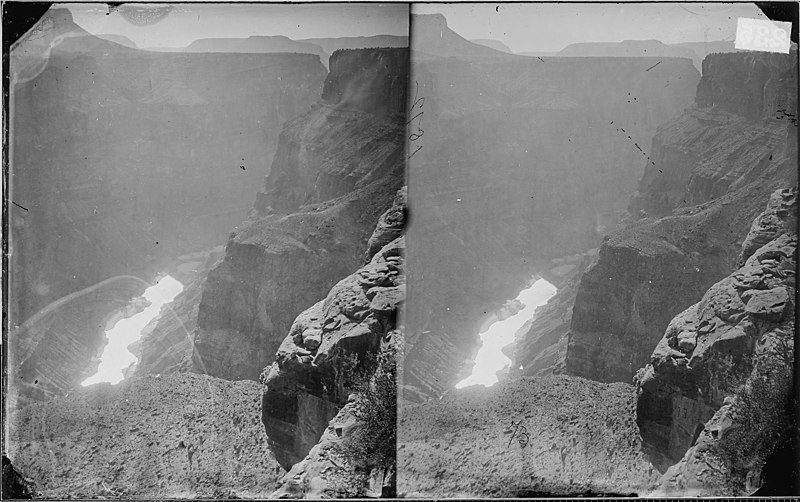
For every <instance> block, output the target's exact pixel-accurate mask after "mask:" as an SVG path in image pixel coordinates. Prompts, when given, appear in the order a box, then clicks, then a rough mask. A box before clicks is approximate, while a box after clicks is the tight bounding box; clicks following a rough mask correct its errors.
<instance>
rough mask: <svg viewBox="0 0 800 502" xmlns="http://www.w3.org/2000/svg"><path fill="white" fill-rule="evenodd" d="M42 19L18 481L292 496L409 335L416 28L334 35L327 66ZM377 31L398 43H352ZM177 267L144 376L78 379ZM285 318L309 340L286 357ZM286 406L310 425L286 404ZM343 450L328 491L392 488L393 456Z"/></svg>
mask: <svg viewBox="0 0 800 502" xmlns="http://www.w3.org/2000/svg"><path fill="white" fill-rule="evenodd" d="M41 26H42V27H43V28H42V29H39V30H38V31H37V30H34V33H35V34H36V35H35V36H34V37H33V40H32V41H31V40H28V41H29V42H30V43H29V44H28V45H25V44H24V42H25V40H23V42H22V43H21V44H20V45H19V47H21V49H19V51H18V53H17V55H18V56H19V58H18V59H17V68H20V71H19V72H17V75H18V79H17V82H18V85H17V88H16V94H15V96H14V98H15V104H16V105H17V107H16V111H17V113H15V114H14V117H15V119H16V122H15V130H14V136H13V137H14V138H15V140H16V141H17V143H15V155H16V156H15V158H14V166H15V170H14V173H13V175H14V176H15V177H14V178H13V179H12V181H13V185H14V190H13V194H14V195H13V196H14V200H15V201H18V202H19V204H20V210H21V211H23V213H24V214H19V215H12V226H13V227H14V230H13V231H14V234H13V236H14V239H13V247H12V249H13V250H14V254H13V258H14V259H13V260H12V261H13V267H12V272H14V274H13V277H12V286H13V288H16V289H14V290H12V292H13V293H14V296H13V297H14V299H15V300H16V301H17V303H16V304H15V305H14V306H13V308H12V311H13V314H14V315H13V319H14V320H15V321H16V322H17V323H18V324H19V326H17V327H15V331H14V332H13V333H12V337H11V340H12V341H13V342H14V344H15V347H14V350H13V351H12V352H13V354H14V356H15V358H16V359H13V358H12V365H13V370H12V375H13V382H14V383H13V384H12V385H11V386H10V388H11V389H12V390H13V391H12V396H13V401H12V400H10V403H11V404H12V411H13V412H14V414H13V416H12V418H11V419H10V420H9V424H10V425H11V429H10V430H11V436H10V437H12V438H13V440H12V441H10V443H9V444H10V445H11V446H10V448H9V450H8V451H9V453H10V456H11V457H13V459H14V468H16V469H18V470H19V471H20V472H23V473H25V475H26V476H27V475H29V476H30V477H31V478H32V479H33V480H34V483H35V485H36V490H38V493H39V494H41V495H44V496H48V497H63V496H87V497H95V496H101V497H128V496H133V497H141V496H144V497H153V496H158V497H163V496H167V497H186V496H189V497H194V496H201V497H265V496H269V494H270V493H271V492H273V491H274V490H275V489H276V488H279V487H281V486H296V483H294V484H293V482H292V480H293V479H294V476H295V474H294V473H295V472H296V471H297V469H303V472H306V471H309V472H310V471H313V467H312V466H311V463H313V460H311V459H312V458H313V456H314V455H318V454H319V453H320V448H319V447H317V446H316V443H317V442H318V441H319V440H320V439H321V438H322V439H323V442H325V441H328V442H330V438H328V436H325V431H327V430H332V429H331V427H332V426H330V425H329V421H330V420H331V419H332V418H335V417H336V416H337V415H342V414H348V415H347V416H349V417H350V419H351V420H353V421H355V423H356V427H355V429H356V430H364V431H368V430H370V429H369V427H370V425H369V422H368V421H367V422H365V420H369V416H368V415H365V414H364V413H365V412H364V411H363V410H364V409H366V408H365V406H368V404H369V403H368V400H369V396H370V392H369V391H368V390H366V389H368V388H369V386H370V385H375V384H374V383H372V384H370V382H376V381H379V380H380V379H381V378H383V377H381V375H383V374H385V373H386V372H387V371H390V372H391V374H393V372H394V371H395V370H394V353H395V352H396V349H395V348H394V347H395V346H396V345H398V344H401V343H402V340H401V338H402V337H401V334H400V333H399V331H397V328H398V326H397V316H398V314H397V311H398V309H399V306H400V305H401V304H402V301H403V298H404V276H403V265H402V260H403V257H402V254H403V253H402V250H403V247H404V243H403V239H402V233H403V227H404V221H405V215H406V209H405V207H406V206H405V190H404V189H402V187H403V185H404V177H405V170H404V157H405V152H404V124H405V108H406V92H407V87H408V81H407V79H408V49H407V48H403V47H402V43H403V38H404V37H389V36H378V37H350V38H347V37H345V38H343V39H320V42H321V43H325V45H326V47H336V48H335V52H333V53H332V54H331V56H330V58H329V60H328V59H327V58H326V61H325V65H323V64H322V63H321V62H320V58H319V54H294V53H248V54H245V53H241V52H235V51H234V52H232V53H231V52H229V53H226V54H220V53H211V52H198V53H193V52H185V53H171V52H145V51H137V50H136V49H132V48H129V47H123V46H121V45H118V44H115V43H114V42H111V41H108V40H103V39H100V38H97V37H93V36H91V35H89V34H88V33H86V32H83V31H82V30H81V29H80V28H77V26H76V25H74V23H72V21H71V19H70V17H69V14H68V12H67V11H63V10H51V11H50V12H49V13H48V14H47V15H46V16H45V18H44V19H43V21H42V23H41ZM48 30H49V31H48ZM36 37H38V38H36ZM373 40H374V41H375V42H376V43H377V42H381V43H385V44H386V45H393V46H399V47H394V48H384V49H373V48H355V47H358V46H359V45H367V47H369V44H370V43H372V41H373ZM337 45H338V46H340V47H337ZM351 45H352V46H354V47H350V46H351ZM42 61H44V64H40V63H41V62H42ZM37 65H38V66H37ZM328 65H329V68H330V70H329V71H326V70H325V69H326V67H327V66H328ZM68 90H69V91H70V92H71V94H69V95H66V94H63V92H65V91H68ZM60 92H62V93H60ZM37 93H38V94H37ZM44 98H48V99H49V101H48V100H47V99H44ZM76 98H77V99H76ZM133 110H137V111H136V113H134V112H133ZM45 112H46V113H50V114H53V117H54V118H53V120H50V121H45V120H43V119H42V113H45ZM151 112H152V113H151ZM123 118H124V120H123ZM162 122H163V123H164V127H165V128H162V127H161V123H162ZM156 124H158V128H156V127H154V126H155V125H156ZM156 131H158V134H156ZM178 132H180V133H178ZM57 133H58V134H57ZM52 138H56V139H60V140H57V141H52ZM32 142H33V143H32ZM79 156H80V158H78V157H79ZM90 157H91V160H90ZM56 158H58V159H59V162H58V163H56V162H55V161H54V159H56ZM269 159H272V165H271V166H269V165H268V162H269ZM259 187H261V189H260V191H259ZM112 201H113V203H112ZM76 204H77V205H78V206H80V207H72V206H75V205H76ZM78 209H80V211H78ZM45 222H46V223H45ZM53 234H55V235H57V236H58V238H57V239H44V236H48V235H50V236H52V235H53ZM114 236H118V237H120V238H119V239H112V238H111V237H114ZM226 236H227V243H226V244H225V245H224V246H219V244H220V243H222V242H225V238H226ZM101 237H103V238H102V239H101ZM36 239H39V240H36ZM151 240H152V243H151V242H150V241H151ZM133 243H135V244H133ZM215 246H216V247H215ZM62 255H63V256H62ZM23 256H24V259H23ZM55 257H57V258H58V259H57V260H54V259H53V258H55ZM14 260H16V261H14ZM34 264H41V265H42V266H38V265H37V266H33V265H34ZM73 265H74V266H73ZM48 267H50V269H48ZM56 270H58V273H55V271H56ZM65 274H70V275H69V279H70V280H66V276H65ZM163 274H169V275H172V276H174V277H175V278H176V279H177V280H178V281H180V283H181V284H182V285H183V286H184V288H183V291H182V292H180V294H178V295H177V296H176V297H175V298H174V300H173V301H171V302H170V305H169V308H163V309H162V310H161V314H160V316H158V317H157V318H156V319H154V320H153V321H152V322H150V323H149V324H148V325H147V326H146V327H145V328H144V329H143V330H142V332H141V334H142V338H141V339H140V340H139V341H137V342H135V343H134V344H132V345H130V346H129V347H128V350H130V351H131V352H132V353H133V354H134V355H135V356H136V358H137V361H136V364H135V365H134V366H133V367H132V368H130V369H128V371H127V372H126V373H125V375H124V376H125V378H124V379H123V380H122V382H121V383H119V384H115V385H108V384H103V383H97V384H94V385H90V386H88V387H85V388H81V387H80V386H79V384H80V382H82V381H84V380H85V379H86V378H87V377H88V376H90V375H92V374H93V373H95V371H96V369H97V365H98V363H99V359H98V357H99V356H100V354H101V349H102V347H103V345H104V342H105V340H104V336H103V330H104V329H108V328H110V327H111V326H112V325H114V323H115V322H116V321H119V320H120V319H122V318H123V317H128V316H131V315H134V314H137V313H141V312H139V311H141V310H142V309H144V310H145V311H146V303H147V302H146V301H139V300H134V298H137V297H139V296H140V295H142V293H143V292H144V291H145V289H147V288H148V287H149V286H151V284H150V283H149V282H147V281H145V280H142V279H139V278H138V277H140V276H142V277H152V278H155V277H157V276H161V275H163ZM62 276H64V277H62ZM108 276H110V278H108V279H105V280H103V278H105V277H108ZM37 278H38V279H37ZM44 278H47V279H46V281H45V279H44ZM37 281H38V282H37ZM340 281H341V282H340ZM13 288H12V289H13ZM326 297H327V299H326ZM364 302H366V303H364ZM304 311H307V312H312V313H314V314H313V315H319V316H320V317H319V321H324V322H321V324H319V323H317V322H316V321H314V322H312V324H314V326H305V325H304V323H305V322H307V321H308V320H309V315H312V314H308V315H307V314H305V313H304ZM312 320H313V319H312ZM317 324H319V326H317ZM293 326H305V327H307V328H309V329H301V331H302V332H303V333H304V337H302V336H301V338H299V339H297V344H298V345H296V346H295V345H293V342H292V340H295V339H296V338H297V337H296V334H297V333H295V331H293V329H294V328H293ZM312 328H313V329H312ZM298 329H299V328H298ZM312 331H317V332H318V334H317V335H313V336H312V335H311V332H312ZM317 338H318V339H319V342H320V343H319V344H317V345H316V346H315V345H314V344H313V342H314V340H315V339H317ZM284 339H286V340H284ZM279 348H280V349H281V350H279ZM308 350H314V353H315V354H316V358H315V359H314V361H313V363H312V361H310V360H309V358H308V357H307V354H308ZM324 360H327V362H323V361H324ZM356 361H358V362H356ZM273 362H274V364H273ZM298 365H299V366H298ZM101 367H102V366H101ZM265 368H266V369H265ZM271 368H272V370H271ZM262 372H264V376H263V384H260V383H258V380H259V377H260V375H261V374H262ZM348 372H349V373H348ZM345 375H347V376H346V377H345ZM237 380H240V381H237ZM384 380H385V378H384ZM384 388H385V385H384ZM254 389H255V390H256V395H255V398H254V399H253V396H254V395H253V391H254ZM360 395H361V396H364V397H362V398H358V396H360ZM354 396H355V397H354ZM288 400H296V403H297V406H299V409H300V411H301V412H302V413H299V414H297V415H294V416H289V415H285V414H282V413H284V412H287V411H290V409H282V408H281V406H282V405H283V404H285V403H284V402H287V403H288ZM262 401H263V402H262ZM384 401H386V400H385V399H384ZM391 402H392V404H393V403H394V398H393V397H392V398H391ZM309 403H311V405H312V407H313V406H318V407H319V408H320V409H322V410H324V413H321V414H313V413H308V414H306V413H305V412H306V411H309V409H308V404H309ZM364 403H366V404H364ZM340 409H342V410H341V411H340ZM392 409H394V406H392ZM295 411H296V410H295ZM86 413H90V414H93V416H94V417H95V418H94V419H92V420H88V418H87V416H86ZM259 417H262V420H259ZM145 418H146V421H147V422H148V423H147V424H143V423H142V419H145ZM373 418H374V417H373ZM47 420H51V421H52V423H50V422H48V423H45V422H47ZM87 420H88V421H87ZM56 422H58V423H56ZM83 422H86V423H85V424H84V426H81V427H79V424H81V423H83ZM79 429H80V430H79ZM48 430H49V431H50V432H47V431H48ZM43 431H44V432H43ZM282 431H284V432H285V433H287V434H288V436H287V435H286V434H283V435H282V434H281V432H282ZM391 433H392V434H394V429H393V428H392V429H391ZM267 434H269V435H270V438H269V439H267ZM354 434H357V433H354ZM361 434H363V433H361ZM56 436H58V437H56ZM226 436H229V439H232V440H231V441H227V442H224V441H223V439H224V438H225V437H226ZM323 436H324V437H323ZM337 437H338V436H337ZM114 438H124V440H119V441H116V442H115V440H114ZM235 438H239V439H241V440H243V441H244V443H242V442H241V441H239V440H238V439H235ZM326 438H327V439H326ZM348 438H349V436H348ZM173 440H174V441H173ZM347 440H348V441H351V442H352V441H353V440H352V439H347ZM392 441H393V440H392ZM223 443H224V444H223ZM343 448H345V450H347V449H348V448H349V449H352V446H343ZM325 451H327V448H325ZM43 452H46V453H43ZM273 452H275V453H273ZM392 452H393V450H392ZM207 455H212V456H214V458H216V460H214V461H209V460H208V459H209V458H212V457H208V456H207ZM276 455H277V456H276ZM309 456H311V457H309ZM306 457H308V458H306ZM346 458H349V459H350V460H349V462H350V465H349V467H348V468H347V469H345V471H344V472H341V473H339V474H338V476H339V478H338V481H336V480H331V490H333V491H334V492H335V491H336V490H341V489H342V486H345V487H347V486H349V488H348V490H351V491H352V490H356V492H358V493H362V494H363V493H365V492H369V493H374V492H375V491H376V490H377V493H379V494H380V493H381V492H385V491H386V490H389V491H390V492H391V491H392V490H393V486H394V481H393V479H394V477H393V476H394V474H393V469H394V467H393V458H394V457H393V454H392V456H391V458H388V459H387V461H388V462H389V464H386V461H381V462H380V465H378V464H376V463H375V462H372V461H370V462H372V464H368V465H367V466H366V467H365V466H364V465H362V464H361V463H360V461H358V459H357V458H355V457H353V455H352V454H349V455H348V456H346ZM276 459H280V460H276ZM304 459H306V461H305V462H301V461H303V460H304ZM201 462H202V467H201ZM295 464H297V466H298V467H297V469H295V471H293V472H292V473H291V476H290V477H287V478H286V479H285V480H284V481H283V482H279V480H280V478H281V476H282V475H283V474H284V472H285V471H287V470H290V468H291V467H292V466H293V465H295ZM356 464H357V465H356ZM75 466H82V467H80V473H78V471H76V470H75ZM304 466H305V467H304ZM364 469H366V471H364V472H362V471H363V470H364ZM148 472H150V473H153V474H154V476H153V478H152V479H150V480H145V479H144V478H143V477H142V476H145V473H148ZM259 473H260V474H259ZM287 476H288V475H287ZM317 478H318V476H316V477H314V479H317ZM159 479H160V481H159ZM376 480H377V481H376ZM352 482H357V483H359V484H356V485H353V484H352ZM313 484H314V487H315V488H314V490H312V491H311V493H312V494H313V493H319V491H318V486H317V485H318V482H317V481H314V482H313ZM303 490H307V489H306V488H303V489H301V491H303ZM315 490H317V491H315ZM387 493H388V492H387Z"/></svg>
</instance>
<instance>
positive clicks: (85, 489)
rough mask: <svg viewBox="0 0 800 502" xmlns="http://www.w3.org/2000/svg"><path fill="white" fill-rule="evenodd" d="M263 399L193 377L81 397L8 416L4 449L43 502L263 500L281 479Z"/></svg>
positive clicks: (96, 389) (134, 383)
mask: <svg viewBox="0 0 800 502" xmlns="http://www.w3.org/2000/svg"><path fill="white" fill-rule="evenodd" d="M259 395H260V386H259V385H258V384H257V383H256V382H229V381H225V380H220V379H217V378H213V377H209V376H205V375H193V374H190V373H183V374H173V375H162V376H160V377H157V376H155V375H149V376H145V377H134V378H130V379H126V380H124V381H123V382H121V383H120V384H118V385H113V386H112V385H109V384H97V385H93V386H91V387H79V388H78V389H77V390H75V391H74V392H72V393H71V394H70V395H69V396H67V397H59V398H56V399H53V400H50V401H48V402H40V403H34V404H32V405H31V406H28V407H26V408H24V409H21V410H18V411H16V412H15V413H13V414H11V415H8V416H6V420H7V424H8V426H9V435H8V436H6V438H5V439H6V441H7V443H6V448H7V449H8V454H9V456H10V458H13V459H14V465H15V466H16V467H17V468H18V469H19V470H20V471H21V472H24V473H25V474H26V475H27V476H30V477H31V478H32V479H33V480H34V481H35V483H36V489H37V490H38V491H39V492H41V496H42V497H44V498H46V499H63V498H73V497H77V498H123V499H139V498H145V499H156V498H265V497H268V496H269V494H270V493H271V492H272V491H273V490H274V489H275V483H276V481H277V480H278V479H279V478H280V476H281V475H282V474H283V469H281V468H280V466H279V465H278V463H277V462H276V461H275V458H274V457H273V455H272V454H271V453H270V451H269V447H268V445H267V437H266V434H265V433H264V428H263V426H262V425H261V422H260V421H259V420H258V414H259V403H260V399H259ZM3 495H4V498H5V496H6V493H5V490H4V493H3Z"/></svg>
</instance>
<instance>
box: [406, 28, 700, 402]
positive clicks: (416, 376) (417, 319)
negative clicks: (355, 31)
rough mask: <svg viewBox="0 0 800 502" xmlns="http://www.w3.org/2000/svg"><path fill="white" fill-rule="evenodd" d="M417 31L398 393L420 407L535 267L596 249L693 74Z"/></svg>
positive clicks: (687, 93) (678, 66)
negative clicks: (545, 54) (407, 291)
mask: <svg viewBox="0 0 800 502" xmlns="http://www.w3.org/2000/svg"><path fill="white" fill-rule="evenodd" d="M416 19H417V18H415V20H416ZM412 30H413V33H412V38H411V44H412V47H411V49H412V51H415V52H413V54H414V67H413V68H412V70H413V71H412V73H413V75H414V82H413V83H412V86H411V90H410V92H411V100H410V101H411V102H412V103H416V108H415V109H412V110H411V115H410V117H415V116H417V114H418V113H420V112H422V113H423V115H421V116H419V117H417V119H416V120H415V121H414V122H412V123H411V124H410V125H409V127H410V128H411V129H410V132H411V133H417V134H419V131H420V130H421V131H422V133H423V134H421V135H420V137H419V138H418V139H417V140H415V141H414V142H413V143H411V148H412V150H411V151H413V149H414V148H416V146H421V147H422V148H421V149H420V150H419V151H418V152H417V153H415V154H414V155H413V156H412V157H411V158H410V159H409V170H410V172H411V173H413V174H412V176H410V178H409V187H408V197H409V201H410V206H411V207H412V210H413V214H412V216H411V218H412V223H411V225H410V226H409V234H408V235H409V240H408V245H409V248H408V260H409V270H410V273H409V283H410V284H413V286H412V289H413V291H414V295H412V296H410V297H409V302H408V305H407V311H406V314H407V327H408V328H409V329H408V331H407V337H408V338H407V345H406V348H407V353H406V355H405V361H406V364H405V374H404V378H405V382H404V385H405V391H406V397H407V398H409V399H415V400H421V399H424V398H425V396H428V397H430V396H438V395H441V393H442V392H443V391H444V390H445V389H447V388H449V387H451V386H452V385H453V384H455V382H456V381H457V378H458V374H459V372H460V370H461V368H462V367H463V365H464V361H465V360H467V359H468V358H470V355H471V353H472V351H473V348H474V346H475V344H476V343H477V339H478V326H479V323H480V319H481V317H482V316H483V315H484V313H485V312H487V311H490V310H491V311H495V310H497V309H498V308H499V307H500V306H501V305H502V304H503V303H504V302H505V301H506V300H508V299H510V298H513V297H515V296H516V294H517V293H518V292H519V291H520V290H521V289H522V288H523V287H524V285H525V283H526V282H527V281H528V280H529V279H530V277H531V276H532V275H533V274H534V273H538V272H539V271H540V270H541V268H542V267H541V265H542V262H543V261H546V260H549V259H551V258H556V257H562V256H565V255H568V254H574V253H579V252H584V251H586V250H588V249H590V248H594V247H597V246H598V245H599V243H600V239H601V238H602V235H603V234H604V233H605V232H606V231H607V230H608V229H609V228H610V227H611V226H612V225H613V224H615V223H616V221H617V220H618V218H619V217H620V216H621V215H622V214H623V213H624V211H625V206H626V204H627V200H628V197H629V194H630V193H631V192H632V191H633V190H634V189H635V186H636V180H637V179H638V178H639V176H640V172H641V168H642V164H643V162H644V161H645V158H646V156H648V155H650V152H646V151H645V150H646V146H647V145H648V144H649V142H650V139H651V138H652V135H653V134H654V133H655V130H656V127H657V125H658V124H660V123H662V122H664V121H666V120H668V119H670V118H672V117H674V116H677V115H678V114H679V113H680V112H681V111H682V110H683V109H684V108H685V107H686V106H688V105H689V104H691V102H692V101H693V99H694V94H695V88H696V83H697V81H698V79H699V75H698V73H697V70H695V69H694V68H693V66H692V63H691V61H690V60H688V59H676V58H673V59H669V58H667V59H663V60H662V61H661V64H659V65H658V66H656V67H655V68H653V69H652V70H650V71H645V70H646V69H647V68H648V67H650V66H653V65H654V64H656V63H657V62H658V61H659V60H658V59H652V60H651V59H648V58H607V59H604V58H547V59H545V61H544V62H543V61H541V60H539V59H538V58H526V57H521V56H514V55H510V54H503V53H500V52H497V51H493V50H492V49H489V48H487V47H481V46H478V45H476V44H472V43H470V42H468V41H466V40H464V39H463V38H461V37H459V36H458V35H457V34H456V33H454V32H453V31H452V30H450V29H449V28H447V25H446V23H445V21H444V18H443V17H441V16H420V17H419V23H417V24H415V23H414V22H412ZM418 43H419V45H417V44H418ZM416 51H418V52H416ZM417 55H419V58H417ZM437 56H445V57H437ZM451 56H452V57H451ZM679 77H680V78H679ZM667 81H669V82H670V85H669V86H666V87H665V85H666V83H667ZM417 121H421V123H419V124H418V123H417ZM417 127H419V130H418V129H417ZM575 201H580V203H576V202H575Z"/></svg>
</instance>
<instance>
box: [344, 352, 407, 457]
mask: <svg viewBox="0 0 800 502" xmlns="http://www.w3.org/2000/svg"><path fill="white" fill-rule="evenodd" d="M396 354H397V350H396V348H395V346H394V345H392V344H387V345H386V346H385V347H384V348H383V350H382V351H381V352H380V354H378V357H377V365H376V366H375V372H374V374H373V375H372V377H371V378H369V379H367V380H365V381H364V382H363V383H362V384H361V385H359V386H358V389H357V390H358V392H359V395H360V398H359V400H358V406H357V411H356V412H355V415H356V418H357V419H358V422H359V426H357V427H354V428H353V430H352V433H351V434H350V435H349V436H348V437H347V438H346V439H345V440H344V442H343V448H342V453H343V454H344V455H345V457H347V459H348V460H349V461H350V462H351V463H352V464H353V465H354V466H355V467H356V468H358V469H362V470H370V469H373V468H376V467H381V468H384V469H386V470H388V469H389V468H390V467H391V466H393V465H394V463H395V458H396V457H395V448H396V445H397V425H396V422H397V366H396V360H395V359H396Z"/></svg>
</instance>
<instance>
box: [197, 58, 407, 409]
mask: <svg viewBox="0 0 800 502" xmlns="http://www.w3.org/2000/svg"><path fill="white" fill-rule="evenodd" d="M337 54H338V53H337ZM337 54H334V56H333V57H332V59H331V61H332V62H333V64H332V65H331V75H333V76H335V77H329V80H328V81H326V84H325V94H324V95H323V102H322V103H319V104H317V105H315V107H314V109H313V110H312V111H310V112H308V113H307V114H305V115H302V116H300V117H298V118H296V119H294V120H292V121H290V122H288V123H287V124H286V126H285V127H284V130H283V132H282V133H281V137H280V142H279V147H278V151H277V153H276V155H275V159H274V162H273V166H272V170H271V172H270V175H269V176H268V177H267V181H266V188H265V190H264V191H263V192H262V193H260V194H259V195H258V197H257V199H256V202H255V204H254V210H253V212H252V215H251V218H250V219H249V220H248V221H246V222H245V223H244V224H242V225H240V227H239V229H238V230H236V231H234V232H233V233H232V234H231V237H230V239H229V241H228V244H227V247H226V252H225V257H224V259H223V260H222V262H220V263H219V264H218V265H217V266H216V267H215V268H214V269H213V270H212V271H211V272H210V273H209V275H208V279H207V282H206V286H205V288H204V290H203V296H202V300H201V303H200V306H199V311H198V321H197V328H198V329H197V334H196V336H195V341H194V365H195V367H196V368H203V371H204V372H206V373H208V374H211V375H216V376H220V377H223V378H229V379H238V378H248V379H257V378H258V375H259V374H260V373H261V370H262V369H263V368H264V365H265V364H266V363H268V362H269V361H270V360H272V358H273V356H274V355H275V353H276V351H277V349H278V347H279V345H280V343H281V340H282V339H283V337H284V336H285V334H286V333H287V332H289V329H290V328H291V326H292V323H293V321H294V319H295V317H297V315H298V314H300V313H301V312H302V311H303V310H305V309H307V308H308V307H310V306H311V305H313V304H314V303H315V302H318V301H319V300H321V299H323V298H324V297H325V295H326V294H327V293H328V291H330V289H331V287H333V286H334V285H335V284H336V283H337V282H338V281H339V280H340V279H342V278H344V277H346V276H347V275H348V274H351V273H352V272H353V271H354V270H356V269H357V268H358V266H359V265H361V264H363V256H364V250H365V249H366V247H367V242H368V239H369V237H370V235H371V233H372V232H373V230H374V228H375V224H376V222H377V221H378V218H379V217H380V215H381V214H382V213H383V212H384V211H385V210H386V209H387V208H388V207H389V206H391V204H392V200H393V197H394V196H395V195H396V192H397V190H398V189H399V188H400V187H401V186H402V184H403V176H404V164H403V158H404V141H403V140H404V135H403V133H404V129H403V127H404V124H405V119H404V117H405V115H404V114H403V113H395V112H396V110H395V109H393V108H391V107H388V108H377V109H375V110H373V111H374V113H372V112H368V111H363V110H365V109H366V108H367V107H366V106H362V105H359V104H358V103H359V102H360V101H359V100H364V102H365V103H371V102H372V100H373V97H372V96H371V95H370V93H371V92H373V91H377V92H379V93H382V94H381V95H382V96H383V98H384V99H388V100H389V101H390V102H394V101H398V100H399V101H404V97H403V93H405V83H403V84H402V85H401V84H400V83H399V80H398V79H402V78H403V76H407V74H408V70H407V66H408V60H407V57H408V51H407V50H405V49H362V50H353V51H345V52H344V55H342V56H337ZM404 55H405V56H404ZM340 65H341V66H342V67H340ZM348 65H355V66H348ZM362 77H364V78H363V80H362ZM387 82H388V83H387ZM387 89H388V90H390V91H391V92H395V93H399V94H398V95H397V96H387V95H386V94H385V93H386V92H388V91H387ZM329 418H330V417H327V419H329ZM327 419H326V422H327Z"/></svg>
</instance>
